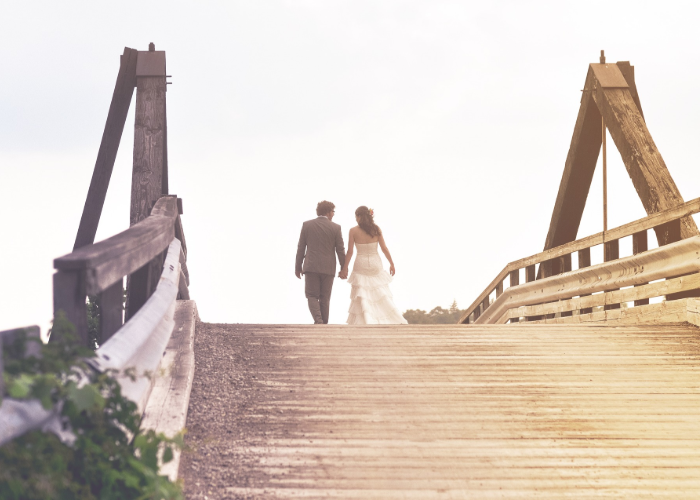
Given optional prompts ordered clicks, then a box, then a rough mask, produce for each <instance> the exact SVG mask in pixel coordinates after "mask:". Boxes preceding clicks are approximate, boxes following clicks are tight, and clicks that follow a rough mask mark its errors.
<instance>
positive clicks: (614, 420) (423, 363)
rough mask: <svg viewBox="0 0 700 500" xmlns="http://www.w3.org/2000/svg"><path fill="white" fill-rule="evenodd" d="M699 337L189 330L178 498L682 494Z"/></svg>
mask: <svg viewBox="0 0 700 500" xmlns="http://www.w3.org/2000/svg"><path fill="white" fill-rule="evenodd" d="M613 312H618V311H608V313H613ZM698 331H699V330H698V329H697V328H695V327H690V326H672V327H668V326H664V327H659V326H652V327H635V326H626V327H617V328H616V327H604V326H582V325H551V326H549V325H534V326H533V325H526V326H518V325H516V326H503V327H499V326H481V327H480V326H458V325H453V326H447V325H444V326H443V325H440V326H438V325H408V326H403V327H402V326H377V327H374V326H370V327H351V326H336V325H327V326H325V327H323V328H318V327H313V326H293V325H289V326H283V325H210V324H200V325H198V326H197V334H196V336H195V356H196V359H197V369H196V371H195V376H194V377H195V379H194V383H193V387H192V394H191V398H190V409H189V414H188V418H187V429H188V433H187V434H186V436H185V440H186V442H187V443H188V444H189V445H191V446H192V452H191V453H186V454H184V455H183V458H182V462H181V466H180V476H181V477H182V478H183V479H184V482H185V490H186V491H185V493H186V495H187V497H188V498H204V496H205V495H206V496H208V497H209V498H260V499H265V498H315V499H320V498H355V499H363V500H364V499H382V500H385V499H402V500H405V499H442V498H453V499H456V498H459V499H479V500H481V499H489V498H494V499H516V498H518V499H538V500H541V499H552V500H554V499H556V500H560V499H564V498H575V499H584V498H585V499H590V498H608V499H609V498H618V499H631V498H635V499H636V498H664V499H671V498H673V499H678V498H688V499H690V498H697V497H700V426H699V425H698V414H699V412H700V389H699V388H698V383H697V371H698V356H697V355H698V349H699V348H700V342H699V339H698Z"/></svg>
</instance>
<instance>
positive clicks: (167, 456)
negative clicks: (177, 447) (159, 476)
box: [163, 446, 173, 464]
mask: <svg viewBox="0 0 700 500" xmlns="http://www.w3.org/2000/svg"><path fill="white" fill-rule="evenodd" d="M172 459H173V449H172V448H171V447H170V446H168V447H166V448H165V450H164V451H163V463H164V464H167V463H168V462H170V461H171V460H172Z"/></svg>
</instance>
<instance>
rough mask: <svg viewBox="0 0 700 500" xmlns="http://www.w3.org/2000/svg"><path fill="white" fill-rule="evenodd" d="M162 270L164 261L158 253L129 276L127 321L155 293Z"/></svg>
mask: <svg viewBox="0 0 700 500" xmlns="http://www.w3.org/2000/svg"><path fill="white" fill-rule="evenodd" d="M162 270H163V261H162V258H161V256H160V255H158V256H156V257H155V258H154V259H152V260H151V261H149V262H147V263H146V264H145V265H144V266H143V267H141V268H140V269H138V270H136V271H135V272H134V273H132V274H131V275H130V276H129V280H128V281H127V283H128V285H127V287H128V290H129V292H128V298H127V301H126V321H129V320H130V319H131V318H132V317H133V316H134V315H135V314H136V313H137V312H138V310H139V309H141V307H142V306H143V305H144V304H145V303H146V301H147V300H148V299H149V297H150V296H151V295H152V294H153V292H154V291H155V289H156V286H157V280H158V279H159V277H160V273H161V272H162Z"/></svg>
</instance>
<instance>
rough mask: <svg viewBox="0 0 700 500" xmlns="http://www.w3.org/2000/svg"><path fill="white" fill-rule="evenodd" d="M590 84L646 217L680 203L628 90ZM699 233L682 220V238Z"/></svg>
mask: <svg viewBox="0 0 700 500" xmlns="http://www.w3.org/2000/svg"><path fill="white" fill-rule="evenodd" d="M594 78H595V77H594ZM593 84H594V87H593V88H594V89H595V90H593V92H591V94H592V96H593V99H594V100H595V102H596V105H597V106H598V109H599V111H600V113H601V114H602V115H603V116H604V118H605V124H606V126H607V127H608V130H609V131H610V136H611V137H612V138H613V141H615V145H616V146H617V149H618V150H619V151H620V155H621V156H622V161H623V162H624V164H625V168H626V169H627V173H628V174H629V176H630V179H632V183H633V184H634V188H635V189H636V190H637V194H638V195H639V198H640V200H641V201H642V204H643V205H644V209H645V210H646V211H647V213H648V214H653V213H657V212H661V211H663V210H667V209H669V208H673V207H676V206H678V205H681V204H683V197H682V196H681V194H680V191H679V190H678V187H677V186H676V183H675V182H674V181H673V179H672V178H671V174H670V173H669V171H668V168H666V164H665V162H664V160H663V158H662V157H661V153H660V152H659V150H658V149H657V147H656V144H655V143H654V139H652V137H651V134H650V133H649V130H648V129H647V126H646V123H645V122H644V118H643V117H642V114H641V113H640V111H639V109H638V108H637V105H636V103H635V102H634V98H633V97H632V94H631V92H630V89H628V88H627V89H624V88H622V89H621V88H605V87H602V86H600V85H599V84H597V83H596V82H594V83H593ZM698 234H700V232H699V231H698V228H697V226H696V225H695V221H693V219H692V218H691V217H685V218H683V220H682V225H681V238H688V237H690V236H696V235H698Z"/></svg>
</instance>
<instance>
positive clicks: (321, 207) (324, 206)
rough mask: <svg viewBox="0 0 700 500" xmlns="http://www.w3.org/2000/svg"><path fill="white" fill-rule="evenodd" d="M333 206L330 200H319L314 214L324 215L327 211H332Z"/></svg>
mask: <svg viewBox="0 0 700 500" xmlns="http://www.w3.org/2000/svg"><path fill="white" fill-rule="evenodd" d="M334 208H335V205H333V203H331V202H330V201H326V200H323V201H319V202H318V205H316V215H318V216H321V215H326V214H327V213H329V212H332V211H333V209H334Z"/></svg>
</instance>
